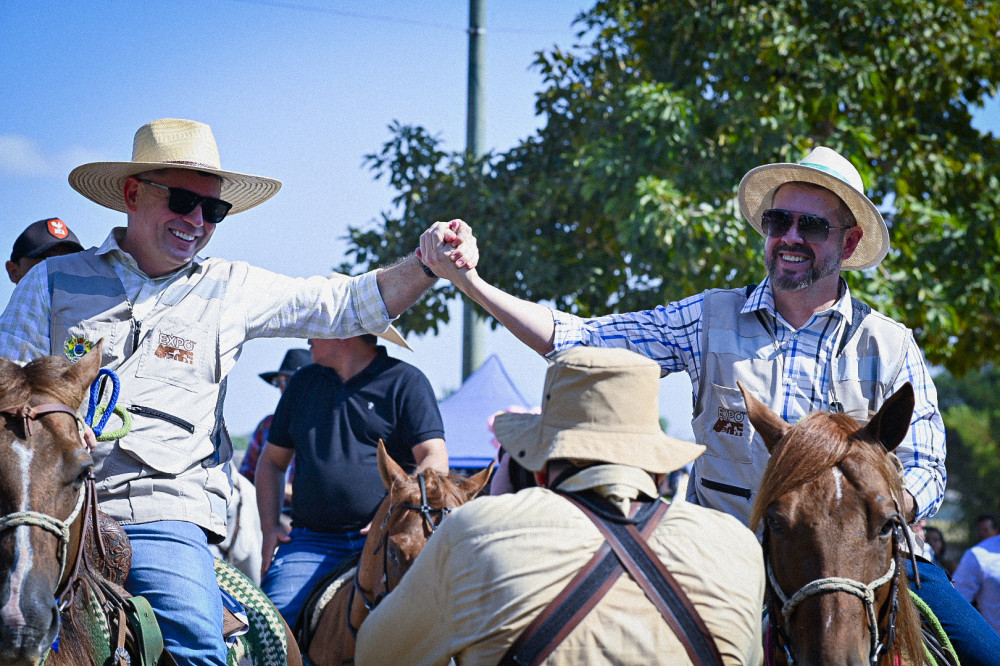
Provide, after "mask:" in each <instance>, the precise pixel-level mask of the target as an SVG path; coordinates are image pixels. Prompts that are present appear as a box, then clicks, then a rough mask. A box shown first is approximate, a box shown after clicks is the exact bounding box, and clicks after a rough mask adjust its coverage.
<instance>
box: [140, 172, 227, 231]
mask: <svg viewBox="0 0 1000 666" xmlns="http://www.w3.org/2000/svg"><path fill="white" fill-rule="evenodd" d="M136 180H137V181H139V182H140V183H145V184H146V185H152V186H153V187H158V188H159V189H161V190H166V191H167V192H169V193H170V200H169V201H167V208H169V209H170V212H172V213H177V214H178V215H187V214H188V213H190V212H191V211H193V210H194V209H195V207H197V206H198V204H201V217H202V219H204V220H205V221H206V222H211V223H212V224H218V223H219V222H222V220H223V218H225V217H226V215H227V214H228V213H229V209H230V208H232V207H233V204H231V203H229V202H228V201H223V200H222V199H216V198H215V197H203V196H201V195H200V194H198V193H197V192H192V191H191V190H185V189H183V188H180V187H167V186H166V185H160V184H159V183H154V182H153V181H151V180H143V179H142V178H136Z"/></svg>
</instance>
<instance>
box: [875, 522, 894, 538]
mask: <svg viewBox="0 0 1000 666" xmlns="http://www.w3.org/2000/svg"><path fill="white" fill-rule="evenodd" d="M894 529H896V521H895V520H892V519H890V520H887V521H885V525H883V526H882V529H881V530H879V533H878V535H879V537H880V538H883V539H884V538H885V537H887V536H890V535H891V534H892V531H893V530H894Z"/></svg>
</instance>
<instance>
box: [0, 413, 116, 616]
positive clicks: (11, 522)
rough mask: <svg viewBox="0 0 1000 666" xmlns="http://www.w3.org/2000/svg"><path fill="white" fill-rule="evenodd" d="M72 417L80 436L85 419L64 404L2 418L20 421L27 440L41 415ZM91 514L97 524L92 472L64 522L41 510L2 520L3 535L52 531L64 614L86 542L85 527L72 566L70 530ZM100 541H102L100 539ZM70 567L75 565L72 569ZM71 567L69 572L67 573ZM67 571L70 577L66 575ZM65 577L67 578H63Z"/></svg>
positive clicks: (0, 518)
mask: <svg viewBox="0 0 1000 666" xmlns="http://www.w3.org/2000/svg"><path fill="white" fill-rule="evenodd" d="M59 413H63V414H69V415H70V416H72V417H73V419H74V420H75V421H76V422H77V427H78V428H79V431H80V433H81V439H82V433H83V427H84V425H83V420H82V419H81V418H80V416H79V415H78V414H77V413H76V410H75V409H73V408H72V407H70V406H69V405H64V404H62V403H46V404H43V405H36V406H34V407H29V406H27V405H25V406H22V407H19V408H17V409H8V410H5V411H0V416H4V417H6V418H7V419H8V420H11V419H16V420H19V421H21V423H22V428H23V430H24V437H25V439H28V438H30V437H31V436H32V434H33V430H32V422H33V421H37V420H38V419H39V418H41V417H42V416H45V415H46V414H59ZM88 512H91V513H93V514H94V520H95V523H94V524H95V525H96V520H97V516H96V512H97V491H96V489H95V483H94V475H93V472H91V473H90V475H89V476H88V478H87V480H86V481H85V483H83V484H82V485H81V486H80V492H79V495H78V497H77V500H76V505H75V506H74V507H73V510H72V511H71V512H70V515H69V516H68V517H67V518H66V519H65V520H60V519H58V518H55V517H53V516H50V515H48V514H46V513H41V512H39V511H15V512H14V513H9V514H7V515H5V516H2V517H0V532H2V531H4V530H8V529H14V528H17V527H22V526H27V527H38V528H41V529H43V530H45V531H46V532H50V533H52V534H54V535H55V536H56V537H58V538H59V544H60V552H59V577H58V578H57V581H58V584H57V588H56V594H55V596H56V599H57V600H58V603H57V605H58V608H59V611H60V612H62V611H63V610H65V609H66V607H67V606H68V605H69V603H70V602H71V601H72V599H73V588H74V585H73V582H74V581H75V580H76V578H77V577H78V574H79V569H80V562H81V560H82V559H83V557H82V555H83V550H84V542H85V541H86V534H85V530H86V524H85V525H84V529H83V530H82V531H81V534H80V538H79V543H78V544H77V551H76V554H75V557H74V558H73V561H72V563H70V561H69V544H70V540H71V538H72V536H71V531H72V527H73V524H74V523H75V522H76V520H77V519H78V518H79V517H80V515H81V514H84V515H86V514H87V513H88ZM98 541H99V540H98ZM70 564H71V565H72V566H71V567H70ZM70 568H71V570H70V571H68V570H69V569H70ZM67 571H68V574H69V575H66V574H67ZM64 576H66V577H65V579H64Z"/></svg>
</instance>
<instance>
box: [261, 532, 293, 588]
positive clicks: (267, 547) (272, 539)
mask: <svg viewBox="0 0 1000 666" xmlns="http://www.w3.org/2000/svg"><path fill="white" fill-rule="evenodd" d="M262 534H263V542H262V545H261V549H260V577H261V579H263V578H264V574H266V573H267V570H268V569H270V568H271V560H273V559H274V551H275V550H277V549H278V545H279V544H282V543H288V542H289V541H291V537H289V536H288V533H287V532H286V531H285V527H284V525H282V524H281V523H278V524H277V525H270V526H268V527H263V526H262Z"/></svg>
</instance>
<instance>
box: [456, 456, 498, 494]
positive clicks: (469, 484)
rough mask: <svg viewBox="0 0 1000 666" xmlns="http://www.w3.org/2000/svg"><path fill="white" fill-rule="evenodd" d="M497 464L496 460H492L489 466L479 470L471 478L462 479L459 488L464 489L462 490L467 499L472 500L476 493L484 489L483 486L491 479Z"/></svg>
mask: <svg viewBox="0 0 1000 666" xmlns="http://www.w3.org/2000/svg"><path fill="white" fill-rule="evenodd" d="M495 465H496V462H495V461H491V462H490V466H489V467H487V468H485V469H481V470H479V471H478V472H476V473H475V474H473V475H472V476H470V477H469V478H467V479H464V480H462V482H461V483H459V484H458V485H459V488H461V489H462V492H464V493H465V497H466V499H467V500H471V499H472V498H474V497H475V496H476V495H478V494H479V491H480V490H482V489H483V486H485V485H486V482H487V481H489V480H490V476H491V475H492V474H493V467H494V466H495Z"/></svg>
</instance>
